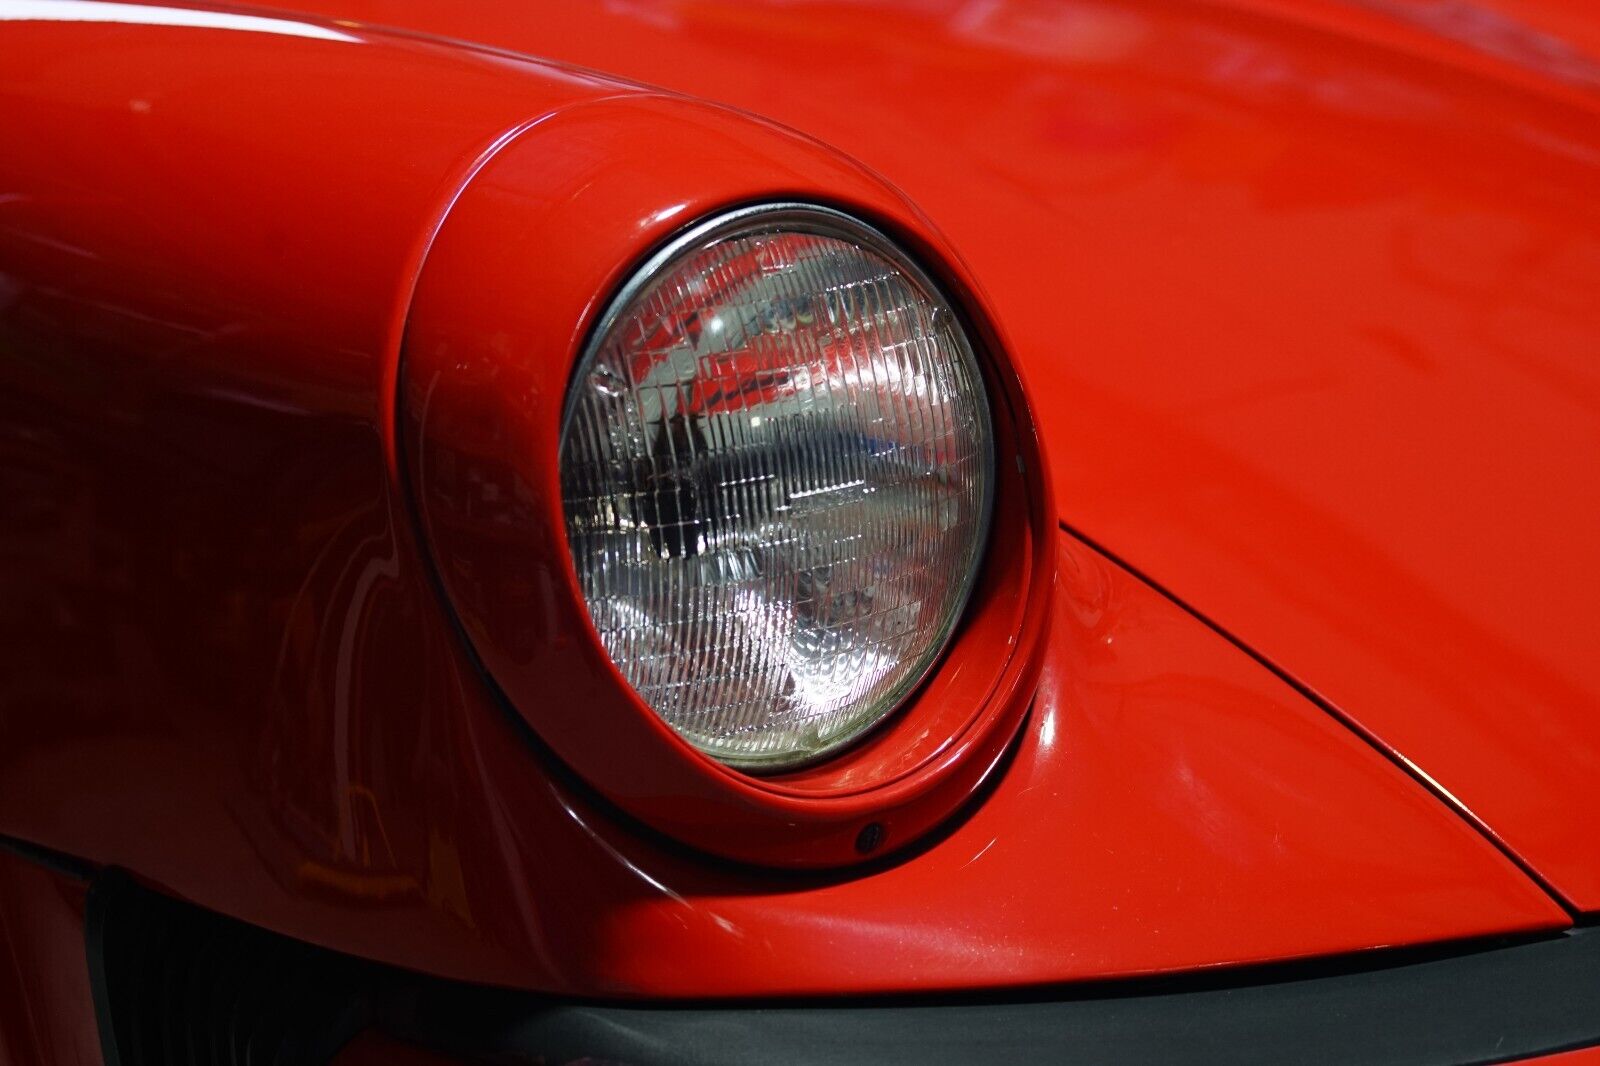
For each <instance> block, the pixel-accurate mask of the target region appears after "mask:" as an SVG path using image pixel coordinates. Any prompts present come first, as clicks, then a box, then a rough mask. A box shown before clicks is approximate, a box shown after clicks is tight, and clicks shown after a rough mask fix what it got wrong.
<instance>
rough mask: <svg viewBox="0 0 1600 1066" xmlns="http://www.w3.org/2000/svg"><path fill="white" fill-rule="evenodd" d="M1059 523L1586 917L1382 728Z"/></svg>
mask: <svg viewBox="0 0 1600 1066" xmlns="http://www.w3.org/2000/svg"><path fill="white" fill-rule="evenodd" d="M1058 524H1059V525H1060V527H1061V531H1062V532H1063V533H1065V534H1067V536H1069V537H1073V538H1075V539H1077V540H1080V541H1082V542H1083V543H1084V544H1087V545H1088V546H1089V547H1091V548H1093V549H1094V550H1095V551H1097V552H1099V553H1100V554H1101V555H1103V556H1105V557H1106V558H1107V559H1110V560H1111V561H1112V562H1113V563H1116V564H1117V565H1118V566H1120V567H1121V568H1122V569H1124V570H1126V571H1127V572H1128V573H1130V574H1132V575H1133V576H1134V577H1136V578H1138V579H1139V580H1140V581H1142V582H1143V583H1144V584H1146V585H1148V586H1149V587H1150V588H1151V589H1154V590H1155V591H1156V592H1158V593H1160V594H1161V595H1162V596H1164V597H1166V598H1167V599H1168V600H1170V601H1171V602H1172V603H1173V604H1175V605H1176V606H1178V607H1179V608H1181V609H1182V610H1183V611H1184V613H1186V614H1188V615H1189V616H1190V617H1191V618H1193V619H1194V620H1195V621H1197V622H1199V623H1200V624H1201V625H1203V626H1205V627H1206V628H1207V629H1209V630H1211V631H1212V632H1213V633H1215V634H1216V635H1217V636H1219V637H1221V638H1222V639H1223V640H1225V641H1227V642H1228V643H1229V644H1232V645H1233V646H1234V647H1235V648H1237V649H1238V650H1239V651H1241V652H1243V653H1244V654H1245V655H1248V656H1249V657H1250V658H1251V659H1252V660H1254V661H1255V663H1256V664H1257V665H1259V666H1261V667H1262V668H1264V669H1265V670H1267V671H1268V672H1269V673H1271V674H1272V675H1273V676H1274V677H1276V678H1277V679H1278V680H1279V681H1282V682H1283V683H1284V684H1286V685H1288V686H1289V687H1290V688H1292V689H1294V690H1295V691H1296V692H1298V693H1299V694H1300V695H1301V696H1303V697H1304V698H1305V699H1307V700H1309V701H1311V703H1313V704H1315V705H1316V706H1317V707H1319V708H1321V709H1322V710H1323V712H1324V713H1326V714H1328V715H1330V716H1331V717H1332V718H1333V719H1334V721H1336V722H1338V723H1339V724H1340V725H1342V726H1344V727H1345V728H1346V729H1348V730H1350V731H1351V732H1352V733H1354V734H1355V735H1356V736H1358V737H1360V738H1361V739H1362V740H1364V741H1366V743H1367V745H1368V746H1369V747H1371V748H1372V749H1373V750H1375V751H1376V752H1377V753H1378V754H1380V755H1382V756H1383V757H1384V758H1385V759H1388V760H1389V761H1390V762H1391V763H1393V764H1394V765H1395V766H1397V767H1399V768H1400V771H1401V772H1402V773H1404V774H1405V775H1406V776H1407V777H1409V778H1411V780H1413V781H1415V782H1416V783H1417V784H1419V785H1421V786H1422V787H1423V788H1424V789H1426V790H1427V791H1428V793H1429V794H1430V795H1432V796H1433V797H1434V798H1435V799H1437V800H1438V801H1439V802H1440V803H1442V804H1444V805H1445V806H1446V807H1447V808H1449V809H1450V810H1451V811H1452V812H1454V813H1455V814H1456V815H1457V816H1458V817H1460V818H1461V819H1462V820H1463V821H1465V822H1466V823H1467V824H1468V825H1470V826H1471V827H1472V828H1473V829H1476V830H1477V831H1478V834H1479V835H1480V836H1482V837H1483V838H1484V839H1485V840H1487V841H1488V842H1489V843H1490V844H1493V845H1494V847H1495V850H1497V851H1498V852H1500V854H1501V855H1504V856H1505V857H1506V859H1507V860H1508V861H1509V862H1510V863H1511V864H1512V865H1513V866H1515V867H1516V868H1517V869H1519V870H1521V871H1522V873H1523V875H1524V876H1526V877H1527V878H1528V880H1530V881H1532V882H1533V883H1534V884H1535V885H1537V886H1539V888H1540V890H1541V891H1543V892H1544V894H1545V895H1547V896H1549V897H1550V898H1551V899H1552V900H1553V901H1555V903H1556V904H1557V905H1558V906H1559V907H1560V908H1561V909H1562V910H1564V911H1566V912H1567V917H1568V918H1570V919H1571V920H1572V922H1573V924H1575V925H1576V924H1582V923H1583V921H1584V915H1583V911H1582V910H1580V909H1579V908H1578V907H1577V906H1576V905H1574V904H1573V903H1572V902H1571V901H1570V900H1568V899H1567V898H1566V897H1565V896H1563V895H1562V894H1561V893H1560V892H1558V891H1557V890H1556V887H1555V886H1554V885H1552V884H1551V883H1550V882H1549V881H1547V880H1545V878H1544V876H1543V875H1541V874H1540V873H1539V871H1537V870H1535V869H1534V868H1533V867H1532V866H1530V865H1529V864H1528V863H1527V862H1526V861H1525V860H1524V859H1523V858H1522V856H1520V855H1518V854H1517V853H1516V852H1514V851H1512V850H1511V847H1510V846H1509V845H1508V844H1507V843H1506V842H1505V841H1504V840H1502V839H1500V837H1499V835H1498V834H1496V833H1495V831H1494V830H1493V829H1491V828H1490V827H1489V826H1488V824H1487V823H1485V822H1484V821H1483V819H1481V818H1479V817H1478V816H1477V815H1476V814H1474V813H1473V812H1472V810H1471V809H1470V808H1468V807H1467V806H1466V805H1465V804H1463V803H1462V802H1461V801H1460V800H1458V799H1456V798H1455V797H1454V796H1452V795H1451V794H1450V793H1449V792H1447V791H1445V789H1444V787H1443V786H1442V785H1440V784H1439V783H1438V782H1436V781H1434V780H1433V779H1432V778H1431V777H1429V776H1428V775H1427V774H1425V773H1424V772H1423V771H1422V770H1421V768H1420V767H1417V766H1415V765H1413V764H1412V763H1411V762H1410V761H1409V760H1408V759H1406V757H1405V756H1403V755H1401V754H1400V753H1399V752H1398V751H1396V750H1394V749H1393V748H1391V747H1389V746H1388V745H1387V744H1385V743H1384V742H1383V740H1382V739H1380V738H1379V737H1378V735H1377V734H1375V733H1373V732H1372V731H1371V730H1369V729H1367V728H1366V727H1365V726H1363V725H1362V724H1361V723H1360V722H1358V721H1356V720H1355V719H1354V718H1352V717H1351V716H1350V715H1348V714H1346V713H1345V712H1344V711H1342V710H1340V709H1339V708H1338V707H1337V706H1335V705H1334V704H1333V703H1332V702H1331V701H1330V700H1328V699H1327V698H1325V697H1324V696H1322V695H1321V694H1320V693H1318V692H1317V691H1316V690H1315V689H1313V688H1311V687H1310V686H1309V685H1306V684H1305V683H1304V682H1302V681H1300V680H1299V679H1298V678H1296V677H1295V676H1294V675H1293V674H1291V673H1289V672H1288V671H1287V670H1285V669H1283V668H1282V667H1280V666H1279V665H1278V664H1277V663H1275V662H1273V661H1272V660H1271V659H1268V658H1267V657H1266V656H1265V655H1262V654H1261V653H1260V652H1258V651H1256V650H1255V649H1254V648H1252V647H1251V646H1250V645H1248V644H1246V643H1245V642H1244V641H1242V640H1240V639H1239V638H1238V637H1236V636H1234V635H1233V634H1232V633H1231V632H1229V631H1228V630H1227V629H1225V628H1223V627H1222V626H1221V625H1219V624H1218V623H1217V622H1215V621H1213V620H1212V619H1211V618H1210V617H1209V616H1207V615H1206V614H1204V613H1202V612H1201V611H1199V610H1198V609H1196V608H1195V606H1194V605H1193V604H1191V603H1189V602H1188V601H1187V600H1185V599H1183V597H1181V596H1179V595H1177V594H1176V593H1174V592H1173V591H1172V590H1171V589H1169V588H1167V587H1166V586H1165V585H1163V584H1161V582H1159V581H1157V580H1155V579H1154V578H1152V577H1151V576H1150V575H1149V574H1147V573H1145V572H1144V571H1143V570H1140V569H1139V568H1138V567H1136V566H1134V565H1133V564H1132V563H1130V562H1128V560H1126V559H1124V558H1123V557H1122V556H1120V555H1118V554H1117V553H1116V552H1114V551H1112V550H1110V549H1109V548H1107V547H1106V546H1105V545H1103V544H1101V543H1100V542H1099V541H1097V540H1095V539H1094V538H1093V537H1091V536H1089V535H1087V534H1086V533H1084V532H1082V531H1081V530H1078V529H1075V528H1074V527H1072V526H1071V525H1068V524H1067V521H1066V520H1065V519H1061V520H1059V522H1058Z"/></svg>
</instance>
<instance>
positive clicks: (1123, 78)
mask: <svg viewBox="0 0 1600 1066" xmlns="http://www.w3.org/2000/svg"><path fill="white" fill-rule="evenodd" d="M291 6H294V7H297V8H303V9H307V10H312V9H316V10H330V9H331V8H332V7H334V6H337V7H338V9H339V10H340V11H341V12H342V13H344V14H347V15H352V16H355V17H358V18H370V19H372V20H374V21H377V22H388V23H396V24H403V25H406V26H409V27H413V28H416V29H419V30H423V31H429V32H437V33H443V34H448V35H452V36H456V37H463V38H470V39H473V40H480V41H487V42H490V43H493V44H496V45H500V46H503V47H508V48H514V49H519V50H523V51H527V52H530V53H535V54H539V55H544V56H549V57H552V58H555V59H559V60H564V61H570V62H574V63H579V64H584V65H589V66H594V67H597V68H601V69H605V70H607V71H612V72H616V73H620V74H623V75H626V76H629V77H633V78H637V79H640V80H642V81H645V82H649V83H652V84H656V85H661V86H665V87H667V88H671V89H677V90H681V91H685V92H689V93H693V94H696V95H698V96H701V97H704V98H707V99H710V100H714V101H719V102H723V103H727V104H730V105H733V106H736V107H742V108H746V109H748V110H751V111H753V112H756V113H759V114H761V115H763V116H765V117H768V118H771V119H775V120H777V121H780V122H783V123H786V124H789V125H791V126H794V127H795V128H797V129H800V130H803V131H805V132H807V133H809V134H812V135H813V136H816V137H819V138H821V139H822V140H824V141H826V142H827V143H829V144H830V145H833V146H834V147H836V148H839V149H841V150H843V151H844V152H846V153H849V154H851V155H853V156H854V157H855V158H857V159H860V160H862V161H863V162H864V163H866V164H867V165H868V166H870V167H871V168H873V169H874V170H875V171H877V172H878V173H880V174H882V175H884V176H885V177H886V178H887V179H888V180H889V181H890V182H892V183H893V184H894V185H896V186H897V187H898V188H899V189H901V190H902V191H903V192H905V193H906V194H907V195H909V196H910V197H911V198H912V199H913V200H915V201H916V202H917V203H918V204H919V205H920V206H921V207H922V208H923V209H924V210H925V211H927V212H928V214H929V215H930V216H931V217H932V218H934V219H936V220H937V222H938V225H939V227H940V229H941V230H942V231H943V232H944V233H945V234H946V236H947V237H948V238H949V240H950V243H951V244H952V246H953V247H954V248H956V249H957V250H958V251H959V252H960V254H961V255H962V256H963V257H964V259H965V261H966V263H967V264H968V266H969V267H970V268H971V270H972V273H973V275H974V276H976V277H978V278H979V279H981V281H982V283H983V286H984V288H985V290H986V292H987V294H988V296H989V300H990V309H991V311H992V312H993V314H994V316H995V318H996V319H997V321H998V322H999V324H1000V325H1001V326H1002V327H1003V328H1004V329H1005V330H1006V332H1007V334H1008V336H1009V337H1010V338H1011V340H1012V341H1013V355H1014V357H1015V359H1016V361H1017V363H1018V364H1019V365H1020V366H1021V367H1022V369H1023V371H1024V373H1025V374H1026V375H1027V377H1028V380H1029V382H1030V384H1031V385H1032V386H1033V387H1034V388H1035V389H1036V390H1037V395H1039V396H1041V397H1047V398H1049V401H1050V405H1049V407H1048V409H1047V410H1046V411H1045V412H1043V413H1042V414H1041V416H1040V429H1041V432H1042V433H1043V434H1044V436H1045V438H1046V442H1047V444H1048V451H1049V453H1050V458H1051V464H1052V469H1053V471H1054V476H1055V482H1056V484H1055V487H1056V498H1057V500H1058V501H1059V505H1060V507H1061V511H1062V515H1063V517H1064V518H1065V519H1066V520H1067V521H1068V523H1069V524H1070V525H1072V526H1073V527H1074V528H1077V529H1080V530H1082V531H1083V532H1084V533H1085V534H1087V535H1088V536H1090V537H1091V538H1092V539H1094V540H1095V541H1097V542H1099V543H1103V544H1107V545H1110V546H1112V547H1113V548H1114V550H1115V551H1117V552H1118V553H1119V554H1120V555H1121V556H1123V557H1124V558H1126V559H1128V560H1129V561H1130V562H1131V563H1132V564H1134V565H1135V566H1137V567H1138V568H1139V569H1140V570H1141V571H1142V572H1144V573H1147V574H1149V575H1151V576H1152V577H1153V578H1154V579H1155V580H1157V581H1159V582H1160V583H1161V584H1162V585H1163V586H1165V587H1167V588H1169V589H1171V590H1173V592H1174V593H1175V594H1176V595H1178V596H1180V597H1181V598H1183V599H1184V600H1185V601H1186V602H1189V603H1192V604H1195V605H1197V606H1198V608H1199V609H1201V610H1202V611H1204V612H1205V613H1206V614H1207V615H1208V616H1209V617H1211V618H1212V619H1214V620H1215V621H1216V622H1218V623H1219V624H1220V625H1222V626H1224V627H1225V628H1226V629H1227V630H1229V631H1230V632H1232V633H1234V634H1235V635H1237V636H1238V637H1239V638H1240V639H1241V640H1242V641H1244V642H1245V643H1246V644H1247V645H1249V646H1251V647H1253V648H1255V649H1256V650H1258V651H1260V652H1261V653H1263V654H1264V655H1265V656H1267V657H1268V658H1269V659H1270V660H1272V661H1273V662H1275V663H1277V664H1279V665H1280V666H1281V667H1283V668H1284V669H1286V670H1287V671H1288V672H1290V673H1291V674H1292V675H1294V676H1295V677H1297V678H1299V679H1300V680H1302V681H1303V682H1305V683H1306V684H1307V685H1308V686H1310V687H1311V688H1312V689H1314V690H1315V691H1316V692H1317V693H1318V694H1319V695H1321V696H1322V697H1323V698H1325V699H1326V700H1328V701H1329V702H1331V703H1332V704H1334V705H1336V706H1337V707H1338V708H1340V709H1341V710H1342V712H1343V713H1344V714H1346V715H1348V716H1349V717H1350V718H1351V719H1353V720H1354V721H1355V722H1356V723H1358V724H1359V726H1360V728H1362V729H1363V730H1365V731H1366V732H1368V733H1370V734H1371V735H1373V736H1374V737H1375V738H1376V739H1377V741H1378V742H1379V743H1381V744H1383V745H1385V746H1386V747H1388V748H1390V749H1391V750H1393V751H1395V752H1397V753H1399V755H1400V756H1402V757H1404V758H1406V759H1408V760H1410V761H1411V762H1412V763H1414V764H1415V765H1416V766H1417V767H1419V769H1420V771H1421V772H1422V773H1424V774H1426V775H1428V776H1429V777H1431V778H1432V779H1433V780H1435V781H1437V782H1438V785H1439V786H1440V788H1441V791H1442V792H1443V794H1446V795H1448V796H1450V797H1452V798H1453V801H1454V802H1456V803H1457V804H1458V805H1459V807H1460V809H1461V810H1462V811H1463V813H1464V814H1465V815H1466V816H1468V817H1472V818H1475V819H1476V820H1478V821H1479V822H1480V823H1481V824H1483V825H1485V826H1487V828H1488V830H1489V831H1490V832H1492V833H1494V834H1496V835H1498V836H1499V837H1500V838H1501V839H1503V840H1504V841H1505V842H1506V843H1507V844H1508V845H1509V846H1510V847H1511V848H1512V849H1514V850H1515V851H1516V852H1517V853H1518V854H1519V855H1520V856H1521V857H1522V858H1524V859H1525V860H1526V861H1527V862H1528V863H1529V864H1530V865H1531V866H1532V867H1533V868H1534V869H1536V870H1537V871H1538V872H1539V874H1541V875H1542V876H1543V877H1544V878H1545V879H1547V880H1548V882H1549V883H1550V884H1551V885H1552V886H1553V887H1554V888H1555V890H1556V891H1558V892H1559V893H1560V894H1562V895H1563V896H1564V897H1566V898H1567V899H1568V900H1569V901H1571V903H1572V904H1574V905H1575V906H1576V907H1578V908H1581V909H1595V908H1600V849H1596V848H1595V847H1593V841H1594V840H1595V839H1596V836H1597V834H1600V789H1596V788H1595V787H1594V785H1593V782H1594V781H1595V779H1596V775H1597V773H1600V716H1596V714H1595V713H1594V710H1595V708H1596V707H1597V706H1600V656H1597V655H1595V654H1594V645H1595V637H1596V634H1597V633H1600V623H1597V621H1596V610H1595V605H1594V592H1593V590H1594V589H1595V588H1596V587H1600V548H1597V543H1600V542H1597V540H1596V537H1595V531H1596V530H1597V529H1600V463H1597V462H1595V461H1594V454H1595V448H1596V443H1597V440H1600V384H1597V379H1596V377H1595V372H1594V366H1595V359H1594V356H1595V352H1596V351H1597V350H1600V300H1596V299H1595V298H1594V293H1595V292H1597V291H1600V196H1597V195H1596V190H1597V189H1600V95H1597V90H1600V58H1597V55H1600V51H1597V49H1600V17H1597V16H1596V9H1595V8H1594V7H1593V5H1584V4H1563V3H1558V2H1554V0H1498V2H1485V3H1481V4H1461V3H1441V2H1437V0H1362V2H1359V3H1342V2H1332V0H1305V2H1302V0H1236V2H1212V3H1193V4H1149V3H1132V2H1123V0H1087V2H1083V3H1074V4H1060V3H1053V2H1044V0H1000V2H995V3H985V4H981V5H974V4H967V3H961V2H959V0H944V2H935V3H929V4H901V3H896V2H892V0H880V2H875V3H866V4H838V3H826V2H822V3H771V4H766V5H762V4H751V3H746V2H744V0H737V2H735V0H679V2H674V3H665V4H652V5H648V6H643V5H602V4H558V5H551V6H550V9H549V10H548V11H542V12H541V15H540V17H538V18H530V17H527V15H526V14H525V13H524V12H522V11H520V10H518V9H516V8H504V7H502V8H472V9H468V8H466V7H463V6H461V5H455V4H450V3H442V2H439V0H349V2H345V0H340V2H339V3H338V4H337V5H333V4H330V3H329V2H328V0H301V2H297V3H294V4H293V5H291Z"/></svg>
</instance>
